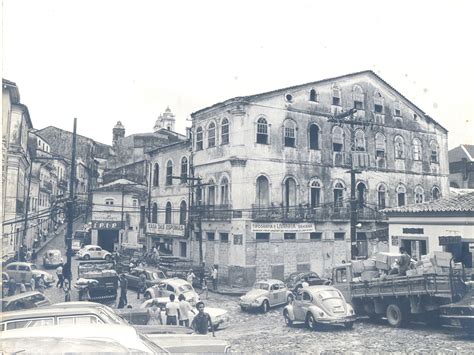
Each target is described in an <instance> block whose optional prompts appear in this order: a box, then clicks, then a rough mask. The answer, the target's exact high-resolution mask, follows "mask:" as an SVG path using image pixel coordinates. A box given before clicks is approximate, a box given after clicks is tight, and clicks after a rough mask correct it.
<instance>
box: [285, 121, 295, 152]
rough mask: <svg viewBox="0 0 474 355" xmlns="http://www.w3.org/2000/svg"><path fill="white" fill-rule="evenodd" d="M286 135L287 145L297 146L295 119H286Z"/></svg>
mask: <svg viewBox="0 0 474 355" xmlns="http://www.w3.org/2000/svg"><path fill="white" fill-rule="evenodd" d="M283 129H284V135H285V147H296V123H295V121H293V120H285V122H284V123H283Z"/></svg>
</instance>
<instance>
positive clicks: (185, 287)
mask: <svg viewBox="0 0 474 355" xmlns="http://www.w3.org/2000/svg"><path fill="white" fill-rule="evenodd" d="M178 290H179V291H180V292H187V291H192V290H193V288H192V287H191V285H181V286H179V287H178Z"/></svg>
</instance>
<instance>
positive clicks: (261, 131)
mask: <svg viewBox="0 0 474 355" xmlns="http://www.w3.org/2000/svg"><path fill="white" fill-rule="evenodd" d="M257 143H259V144H268V123H267V120H266V119H265V118H263V117H260V118H259V119H258V121H257Z"/></svg>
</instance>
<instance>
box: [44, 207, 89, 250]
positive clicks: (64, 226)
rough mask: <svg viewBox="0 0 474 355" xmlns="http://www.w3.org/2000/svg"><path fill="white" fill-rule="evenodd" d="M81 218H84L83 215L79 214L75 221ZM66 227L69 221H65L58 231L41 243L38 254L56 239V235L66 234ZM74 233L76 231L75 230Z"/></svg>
mask: <svg viewBox="0 0 474 355" xmlns="http://www.w3.org/2000/svg"><path fill="white" fill-rule="evenodd" d="M79 218H83V216H82V215H81V216H78V217H76V219H75V220H74V222H76V221H77V220H78V219H79ZM66 228H67V222H65V223H63V224H62V225H61V226H60V227H59V228H58V230H57V231H56V232H52V233H50V234H49V235H48V236H47V237H46V241H45V242H43V243H41V245H40V246H39V247H38V248H37V249H36V255H39V253H40V251H42V250H43V249H44V248H45V247H46V246H47V245H48V244H49V243H50V242H51V241H53V240H54V239H56V237H58V236H60V235H64V233H65V231H66ZM73 233H74V231H73Z"/></svg>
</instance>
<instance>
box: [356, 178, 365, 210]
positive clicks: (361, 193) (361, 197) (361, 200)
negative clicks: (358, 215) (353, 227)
mask: <svg viewBox="0 0 474 355" xmlns="http://www.w3.org/2000/svg"><path fill="white" fill-rule="evenodd" d="M356 189H357V204H358V206H359V207H361V208H362V207H364V204H365V199H366V194H367V186H365V184H364V183H363V182H359V183H358V184H357V187H356Z"/></svg>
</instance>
